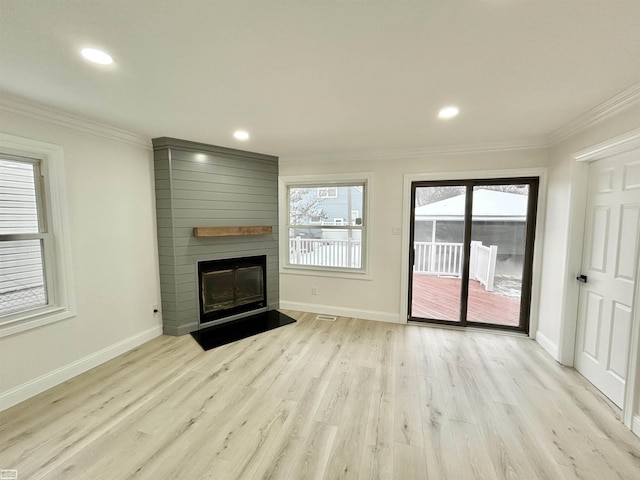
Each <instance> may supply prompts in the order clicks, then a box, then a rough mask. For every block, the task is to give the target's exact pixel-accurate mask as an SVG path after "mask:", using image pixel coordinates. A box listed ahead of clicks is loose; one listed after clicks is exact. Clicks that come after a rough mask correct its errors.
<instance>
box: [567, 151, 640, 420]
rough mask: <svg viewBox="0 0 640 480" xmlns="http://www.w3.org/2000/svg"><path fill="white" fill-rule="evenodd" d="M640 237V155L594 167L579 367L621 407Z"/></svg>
mask: <svg viewBox="0 0 640 480" xmlns="http://www.w3.org/2000/svg"><path fill="white" fill-rule="evenodd" d="M639 232H640V150H633V151H630V152H625V153H621V154H617V155H614V156H612V157H609V158H606V159H603V160H598V161H595V162H592V163H591V165H590V167H589V187H588V196H587V217H586V226H585V237H584V238H585V245H584V251H583V258H582V274H583V275H586V277H587V282H586V283H584V284H583V285H582V287H581V291H580V305H579V312H578V332H577V333H578V335H577V339H576V352H575V366H576V369H577V370H578V371H579V372H580V373H582V374H583V375H584V376H585V377H586V378H587V379H588V380H589V381H590V382H591V383H593V384H594V385H595V386H596V387H597V388H598V389H599V390H601V391H602V392H603V393H604V394H605V395H606V396H607V397H609V398H610V399H611V400H612V401H613V402H614V403H615V404H616V405H618V406H619V407H622V404H623V399H624V387H625V382H626V378H627V370H628V360H627V358H628V353H629V343H630V342H629V338H630V333H631V322H632V318H633V315H632V306H633V296H634V291H635V288H634V286H635V281H636V275H637V273H636V263H637V258H636V256H637V254H638V243H639V242H638V237H639Z"/></svg>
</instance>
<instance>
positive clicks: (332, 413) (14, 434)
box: [0, 312, 640, 480]
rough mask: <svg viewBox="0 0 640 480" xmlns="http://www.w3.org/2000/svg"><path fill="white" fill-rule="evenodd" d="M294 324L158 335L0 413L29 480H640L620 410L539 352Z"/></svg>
mask: <svg viewBox="0 0 640 480" xmlns="http://www.w3.org/2000/svg"><path fill="white" fill-rule="evenodd" d="M285 313H287V314H289V315H291V316H294V317H296V318H298V319H299V321H298V322H297V323H295V324H292V325H289V326H285V327H282V328H280V329H277V330H273V331H270V332H267V333H264V334H261V335H258V336H255V337H251V338H248V339H245V340H242V341H239V342H236V343H234V344H231V345H226V346H223V347H220V348H217V349H214V350H211V351H209V352H202V351H201V349H200V347H199V346H198V345H197V344H196V343H195V342H194V341H193V340H192V338H191V337H190V336H183V337H178V338H176V337H167V336H164V337H159V338H157V339H155V340H153V341H151V342H148V343H147V344H145V345H143V346H141V347H140V348H137V349H136V350H134V351H131V352H129V353H127V354H125V355H122V356H120V357H118V358H116V359H114V360H112V361H110V362H108V363H106V364H104V365H102V366H100V367H97V368H95V369H93V370H91V371H90V372H87V373H85V374H83V375H80V376H79V377H76V378H74V379H72V380H70V381H68V382H66V383H64V384H62V385H60V386H58V387H56V388H53V389H51V390H49V391H47V392H45V393H43V394H41V395H39V396H37V397H35V398H33V399H30V400H28V401H26V402H24V403H22V404H20V405H17V406H16V407H14V408H12V409H9V410H7V411H5V412H2V413H0V469H9V468H11V469H17V470H18V474H19V479H20V480H23V479H29V480H31V479H39V478H46V479H56V480H58V479H92V480H93V479H109V480H114V479H115V480H118V479H128V478H141V479H154V480H157V479H172V480H174V479H180V480H192V479H205V478H207V479H216V480H226V479H236V478H241V479H252V480H253V479H263V478H264V479H266V478H280V479H292V480H298V479H327V480H335V479H341V478H352V479H378V478H380V479H396V480H402V479H412V480H413V479H454V480H460V479H487V480H490V479H505V478H509V479H525V480H535V479H550V480H559V479H593V480H609V479H627V480H631V479H636V480H637V479H638V478H640V439H638V438H637V437H635V436H634V435H633V434H632V433H631V432H630V431H628V430H627V429H625V428H624V427H623V426H622V424H620V423H619V421H618V416H619V411H618V410H617V409H616V408H615V407H614V406H612V404H611V403H610V402H608V401H607V400H606V399H605V398H604V397H603V396H602V395H601V394H600V393H598V392H597V391H596V390H595V389H594V388H593V387H592V386H591V385H590V384H588V383H587V382H586V381H585V380H584V379H583V378H582V377H581V376H580V375H578V374H577V373H576V372H575V371H574V370H572V369H569V368H564V367H562V366H560V365H558V364H557V363H556V362H554V361H553V360H552V359H551V358H550V357H549V356H548V355H547V354H546V353H545V352H543V351H542V349H541V348H540V347H539V346H538V345H537V344H536V343H535V342H534V341H532V340H529V339H526V338H523V337H514V336H505V335H496V334H489V333H486V334H485V333H477V332H464V331H455V330H445V329H437V328H430V327H422V326H413V325H408V326H403V325H394V324H386V323H378V322H371V321H363V320H357V319H350V318H338V320H337V321H336V322H328V321H322V320H316V319H315V315H311V314H302V313H298V312H285Z"/></svg>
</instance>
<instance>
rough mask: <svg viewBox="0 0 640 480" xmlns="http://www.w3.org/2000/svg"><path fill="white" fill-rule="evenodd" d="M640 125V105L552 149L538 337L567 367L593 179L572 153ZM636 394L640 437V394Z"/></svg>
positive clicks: (571, 343) (573, 331)
mask: <svg viewBox="0 0 640 480" xmlns="http://www.w3.org/2000/svg"><path fill="white" fill-rule="evenodd" d="M639 127H640V103H636V104H635V105H633V106H631V107H628V108H626V109H625V110H623V111H621V112H619V113H617V114H616V115H613V116H610V117H608V118H606V119H604V120H602V121H600V122H598V123H596V124H595V125H593V126H591V127H590V128H587V129H585V130H583V131H581V132H580V133H579V134H576V135H574V136H572V137H570V138H568V139H566V140H564V141H562V142H560V143H558V144H556V145H554V146H553V147H552V148H550V149H549V152H550V169H549V178H548V191H549V194H548V209H547V220H546V228H545V238H544V243H545V250H544V256H543V271H542V289H541V296H540V318H539V326H538V333H537V336H536V338H537V339H538V341H539V342H540V343H541V345H542V346H543V347H544V348H545V349H546V350H547V351H548V352H549V353H550V354H551V355H552V356H553V357H554V358H555V359H556V360H558V361H559V362H561V363H563V364H565V365H573V352H574V344H575V333H576V321H577V310H578V294H579V286H578V284H577V282H576V281H575V277H576V275H578V273H580V269H581V260H582V240H583V238H582V237H583V229H584V213H585V209H586V186H587V185H586V184H587V179H588V165H587V164H586V163H584V162H576V161H575V160H574V158H573V154H575V153H577V152H580V151H581V150H584V149H586V148H588V147H591V146H593V145H596V144H599V143H602V142H605V141H607V140H610V139H612V138H615V137H617V136H619V135H622V134H625V133H627V132H629V131H631V130H635V129H637V128H639ZM558 292H561V295H558ZM636 318H638V317H637V315H636ZM540 339H543V341H541V340H540ZM636 393H637V394H636V400H635V410H634V411H635V413H636V415H637V417H636V423H637V424H638V425H637V428H636V429H635V430H637V432H636V433H638V432H640V390H638V391H637V392H636Z"/></svg>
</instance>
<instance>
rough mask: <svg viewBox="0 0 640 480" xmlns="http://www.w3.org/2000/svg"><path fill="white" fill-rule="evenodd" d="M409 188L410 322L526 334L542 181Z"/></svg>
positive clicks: (471, 182)
mask: <svg viewBox="0 0 640 480" xmlns="http://www.w3.org/2000/svg"><path fill="white" fill-rule="evenodd" d="M411 190H412V205H413V208H412V213H411V236H410V241H411V249H410V252H411V255H410V267H411V268H410V278H409V285H410V288H409V319H410V320H417V321H428V322H434V323H445V324H452V325H462V326H465V325H477V326H487V327H493V328H503V329H510V330H520V331H525V332H526V331H528V326H529V302H530V296H531V265H532V260H533V240H534V239H533V234H534V231H535V215H536V214H535V212H536V204H537V192H538V179H537V178H514V179H495V180H494V179H491V180H465V181H455V182H414V183H413V184H412V189H411Z"/></svg>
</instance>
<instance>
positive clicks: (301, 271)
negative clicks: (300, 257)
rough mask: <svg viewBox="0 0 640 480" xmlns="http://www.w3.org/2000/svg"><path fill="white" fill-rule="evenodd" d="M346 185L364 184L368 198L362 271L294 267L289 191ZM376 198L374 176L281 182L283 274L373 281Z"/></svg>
mask: <svg viewBox="0 0 640 480" xmlns="http://www.w3.org/2000/svg"><path fill="white" fill-rule="evenodd" d="M345 183H364V184H365V195H364V198H363V205H362V212H363V215H364V218H365V225H364V228H363V229H362V241H363V247H362V249H363V253H362V268H360V269H358V270H354V269H347V268H336V267H319V266H310V265H290V264H288V262H287V259H288V258H289V238H288V235H289V229H288V221H287V210H288V198H287V188H288V187H289V186H298V187H304V186H307V185H308V186H309V187H317V186H318V184H323V185H327V186H331V185H336V186H340V185H344V184H345ZM372 198H373V174H372V173H345V174H329V175H292V176H281V177H279V178H278V221H279V225H280V228H279V244H280V245H279V246H280V255H279V256H280V262H279V263H280V273H281V274H285V275H287V274H289V275H311V276H316V277H334V278H350V279H360V280H371V279H372V271H371V258H372V257H373V247H374V245H373V243H372V235H371V232H372V231H373V228H372V215H371V213H370V212H371V209H370V205H371V199H372Z"/></svg>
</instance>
